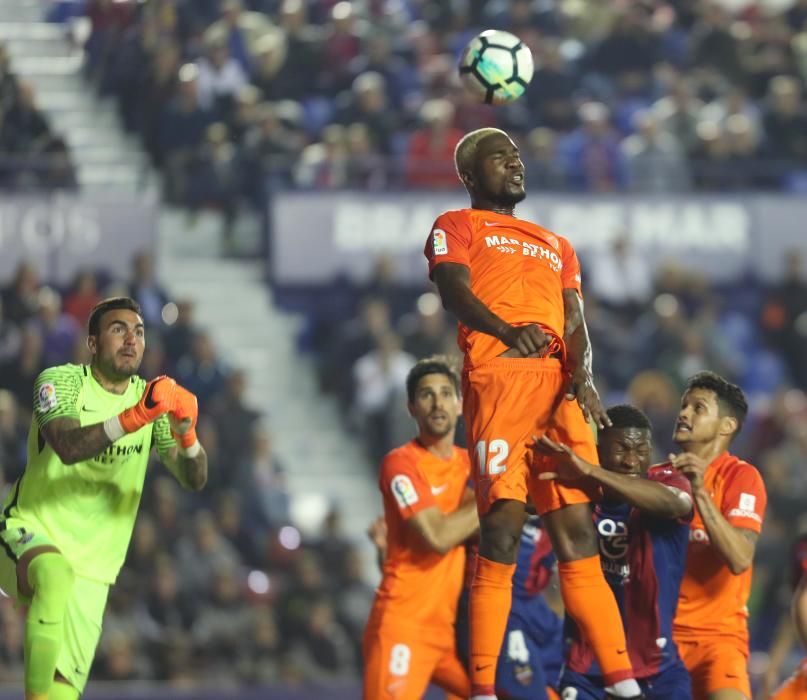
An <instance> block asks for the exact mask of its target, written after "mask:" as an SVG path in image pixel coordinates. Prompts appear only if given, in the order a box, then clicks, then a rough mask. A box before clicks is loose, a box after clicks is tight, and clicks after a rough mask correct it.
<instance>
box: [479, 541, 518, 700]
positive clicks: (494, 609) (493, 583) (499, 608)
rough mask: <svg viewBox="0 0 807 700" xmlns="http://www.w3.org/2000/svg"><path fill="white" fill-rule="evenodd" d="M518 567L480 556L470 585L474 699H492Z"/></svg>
mask: <svg viewBox="0 0 807 700" xmlns="http://www.w3.org/2000/svg"><path fill="white" fill-rule="evenodd" d="M515 570H516V565H515V564H500V563H499V562H496V561H491V560H490V559H485V557H482V556H480V557H479V559H478V560H477V563H476V575H475V576H474V580H473V583H472V584H471V606H470V618H471V620H470V623H471V695H493V687H494V685H495V683H496V663H497V662H498V660H499V650H500V649H501V647H502V641H503V640H504V631H505V629H506V628H507V616H508V615H509V614H510V603H511V600H512V595H513V572H514V571H515Z"/></svg>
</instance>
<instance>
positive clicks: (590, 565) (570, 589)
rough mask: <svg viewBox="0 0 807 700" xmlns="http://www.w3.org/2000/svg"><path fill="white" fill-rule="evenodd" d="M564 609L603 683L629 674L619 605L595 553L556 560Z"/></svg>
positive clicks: (630, 670)
mask: <svg viewBox="0 0 807 700" xmlns="http://www.w3.org/2000/svg"><path fill="white" fill-rule="evenodd" d="M558 574H559V575H560V593H561V595H562V596H563V604H564V605H565V606H566V611H567V612H568V613H569V615H571V616H572V618H573V619H574V621H575V622H576V623H577V626H578V627H579V628H580V632H581V634H582V635H583V636H584V637H585V638H586V639H587V640H588V642H589V644H591V648H592V650H593V651H594V655H595V656H596V657H597V661H598V662H599V664H600V668H601V669H602V673H603V679H604V680H605V684H606V685H613V684H614V683H617V682H618V681H622V680H626V679H628V678H633V669H632V668H631V665H630V658H629V657H628V652H627V649H628V647H627V644H626V643H625V631H624V630H623V628H622V618H621V617H620V615H619V607H618V606H617V604H616V599H615V598H614V594H613V592H612V591H611V589H610V588H609V587H608V583H607V582H606V580H605V576H603V573H602V569H601V568H600V557H599V556H598V555H595V556H593V557H587V558H586V559H578V560H577V561H567V562H563V563H559V564H558Z"/></svg>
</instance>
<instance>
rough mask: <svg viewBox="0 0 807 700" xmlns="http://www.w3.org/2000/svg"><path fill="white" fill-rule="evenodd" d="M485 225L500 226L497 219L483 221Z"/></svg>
mask: <svg viewBox="0 0 807 700" xmlns="http://www.w3.org/2000/svg"><path fill="white" fill-rule="evenodd" d="M484 223H485V226H501V225H502V224H501V222H499V221H485V222H484Z"/></svg>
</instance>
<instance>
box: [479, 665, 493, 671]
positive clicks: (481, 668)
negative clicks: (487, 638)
mask: <svg viewBox="0 0 807 700" xmlns="http://www.w3.org/2000/svg"><path fill="white" fill-rule="evenodd" d="M491 666H493V664H485V665H484V666H480V665H479V664H477V665H476V666H474V671H483V670H484V669H486V668H490V667H491Z"/></svg>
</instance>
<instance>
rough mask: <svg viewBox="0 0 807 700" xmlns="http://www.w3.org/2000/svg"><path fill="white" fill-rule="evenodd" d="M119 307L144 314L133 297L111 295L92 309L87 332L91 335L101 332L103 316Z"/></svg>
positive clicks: (139, 314)
mask: <svg viewBox="0 0 807 700" xmlns="http://www.w3.org/2000/svg"><path fill="white" fill-rule="evenodd" d="M117 309H126V310H127V311H134V312H135V313H136V314H137V315H138V316H141V317H142V316H143V312H142V311H141V310H140V304H138V303H137V302H136V301H135V300H134V299H132V298H131V297H109V299H104V300H103V301H99V302H98V303H97V304H96V305H95V306H94V307H93V309H92V311H90V318H89V319H88V320H87V333H88V334H89V335H98V334H99V333H100V332H101V317H102V316H103V315H104V314H105V313H106V312H107V311H115V310H117Z"/></svg>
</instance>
